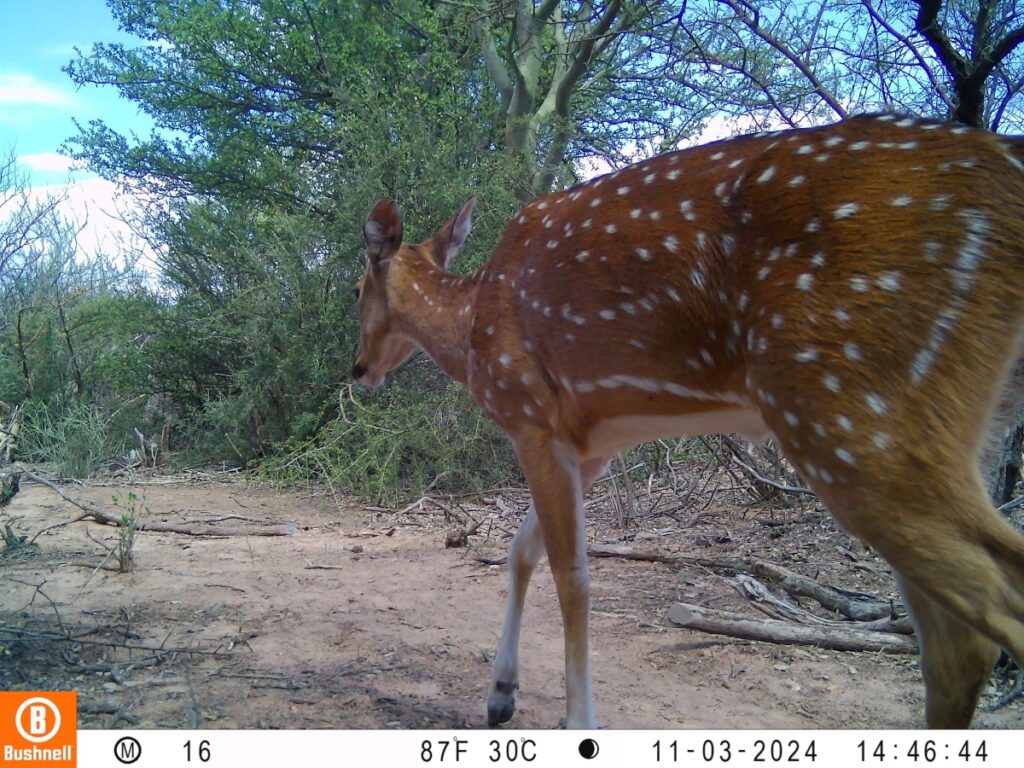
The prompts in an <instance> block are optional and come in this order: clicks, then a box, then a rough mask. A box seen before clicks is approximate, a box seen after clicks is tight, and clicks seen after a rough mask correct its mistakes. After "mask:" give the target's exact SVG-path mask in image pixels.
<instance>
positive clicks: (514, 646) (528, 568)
mask: <svg viewBox="0 0 1024 768" xmlns="http://www.w3.org/2000/svg"><path fill="white" fill-rule="evenodd" d="M608 461H609V460H608V459H588V460H586V461H584V462H582V463H581V464H580V468H579V476H580V487H581V489H582V491H583V492H584V493H586V491H587V490H588V489H589V488H590V486H591V485H592V484H593V482H594V481H595V480H597V478H599V477H600V476H601V475H603V474H604V472H605V470H606V469H607V468H608ZM543 553H544V538H543V536H542V535H541V530H540V525H539V524H538V520H537V510H536V508H535V506H534V505H533V504H530V509H529V511H528V512H527V513H526V518H525V519H524V520H523V522H522V524H521V525H520V526H519V530H518V531H516V535H515V538H513V539H512V546H511V548H510V549H509V553H508V565H509V590H508V604H507V606H506V608H505V624H504V626H503V629H502V632H501V642H499V643H498V652H497V654H496V655H495V657H494V674H493V675H492V678H491V690H490V694H489V695H488V697H487V724H488V725H490V726H494V725H498V724H499V723H504V722H507V721H508V720H510V719H511V718H512V715H513V713H514V712H515V709H516V691H517V690H519V630H520V629H521V627H522V620H523V605H524V604H525V601H526V590H527V587H528V586H529V584H530V577H531V576H532V575H533V570H534V568H535V567H536V566H537V562H538V561H539V560H540V557H541V555H542V554H543Z"/></svg>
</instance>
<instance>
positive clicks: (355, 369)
mask: <svg viewBox="0 0 1024 768" xmlns="http://www.w3.org/2000/svg"><path fill="white" fill-rule="evenodd" d="M364 375H366V369H365V368H363V366H361V365H360V364H359V363H356V364H355V365H353V366H352V378H353V379H355V380H356V381H358V380H359V379H361V378H362V377H363V376H364Z"/></svg>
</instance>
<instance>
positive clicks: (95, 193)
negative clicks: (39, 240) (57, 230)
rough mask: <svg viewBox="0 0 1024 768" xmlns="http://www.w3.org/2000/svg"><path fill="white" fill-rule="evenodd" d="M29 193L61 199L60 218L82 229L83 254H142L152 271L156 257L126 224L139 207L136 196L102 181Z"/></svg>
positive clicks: (77, 183) (72, 184)
mask: <svg viewBox="0 0 1024 768" xmlns="http://www.w3.org/2000/svg"><path fill="white" fill-rule="evenodd" d="M30 194H31V195H32V196H33V197H34V198H36V199H42V198H45V197H47V196H53V197H56V198H61V202H60V203H59V204H58V206H57V208H58V210H59V211H60V213H61V215H62V216H64V218H66V219H67V220H68V221H70V222H73V223H76V224H77V225H78V226H80V227H81V231H80V232H79V233H78V241H77V245H78V250H79V252H81V253H82V254H83V255H95V254H97V253H104V254H106V255H107V256H112V257H115V258H116V257H117V256H119V255H125V254H128V253H137V252H140V253H141V254H142V257H143V263H144V266H146V267H147V268H148V269H150V270H153V264H154V257H155V254H154V253H153V252H152V249H151V248H150V247H149V245H148V244H147V243H145V242H144V241H143V240H142V239H141V238H140V237H139V236H138V235H137V234H136V233H135V232H134V231H133V230H132V228H131V226H130V225H129V224H128V223H126V222H125V217H126V216H127V217H130V216H131V214H132V213H134V212H135V210H136V209H137V208H138V207H139V206H140V200H139V198H138V197H137V196H136V195H133V194H132V193H130V192H126V191H124V190H123V189H121V188H119V187H118V185H117V184H115V183H114V182H112V181H107V180H106V179H99V178H91V179H85V180H83V181H76V182H73V183H70V184H52V185H47V186H41V187H33V188H32V189H31V190H30Z"/></svg>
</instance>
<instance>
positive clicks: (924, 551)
mask: <svg viewBox="0 0 1024 768" xmlns="http://www.w3.org/2000/svg"><path fill="white" fill-rule="evenodd" d="M878 458H879V461H877V462H872V466H873V467H876V468H878V469H877V474H876V476H875V477H874V478H871V477H864V478H862V482H860V483H858V485H857V486H853V485H851V486H848V487H846V488H843V487H841V486H838V485H837V484H836V483H835V482H833V484H832V485H824V486H823V485H822V483H821V482H820V478H819V480H818V481H817V482H816V483H815V485H816V490H817V491H818V492H819V494H820V495H821V496H822V498H823V499H824V500H825V503H826V504H827V505H828V506H829V508H830V509H831V510H832V512H833V513H834V514H835V515H836V517H837V518H838V519H839V520H840V522H842V523H843V524H844V525H845V526H846V527H847V528H848V529H849V530H850V531H852V532H853V533H854V534H856V535H857V536H859V537H860V538H861V539H862V540H864V541H865V542H867V543H868V544H870V545H871V546H873V547H874V548H875V549H876V550H878V552H879V554H881V555H882V556H883V557H884V558H885V559H886V560H888V561H889V563H890V564H891V565H892V566H893V568H894V569H895V570H896V571H897V572H898V573H899V574H900V576H901V578H902V580H903V585H904V590H905V591H904V594H905V595H906V597H907V599H908V603H909V607H910V609H911V610H912V611H913V613H914V618H915V620H916V621H917V623H918V626H919V628H920V630H921V642H922V651H923V658H922V672H923V674H924V679H925V685H926V688H927V699H928V710H927V717H928V725H929V726H931V727H951V726H954V725H956V726H965V725H967V724H968V723H969V722H970V719H971V716H972V715H973V712H974V705H975V703H976V699H977V694H978V691H979V690H980V688H981V686H982V684H983V683H984V681H985V678H986V677H987V674H988V672H989V671H990V670H991V666H992V663H993V662H994V651H993V646H994V645H999V646H1002V647H1003V648H1005V649H1006V650H1007V651H1008V652H1009V653H1010V654H1011V655H1012V656H1013V657H1014V658H1015V659H1016V660H1017V662H1018V663H1020V662H1021V661H1024V538H1022V537H1021V535H1020V534H1019V533H1017V532H1016V531H1015V530H1014V529H1013V528H1012V527H1011V526H1010V525H1009V524H1008V523H1007V522H1006V521H1005V520H1003V519H1002V518H1001V516H1000V515H999V513H998V512H996V510H995V509H994V508H993V507H992V505H991V503H990V502H989V501H988V498H987V496H986V494H985V492H984V490H983V487H982V483H981V478H980V476H979V473H978V471H977V470H976V469H974V468H973V466H971V464H972V463H971V462H970V461H966V460H965V461H963V462H962V463H961V464H960V466H961V467H962V468H967V467H970V469H969V470H966V471H962V472H959V473H957V472H955V471H952V472H951V471H950V468H949V467H939V466H937V465H935V466H930V467H928V466H921V464H920V462H919V461H918V462H910V461H908V462H900V461H899V460H898V459H894V457H892V456H889V457H885V456H879V457H878ZM883 459H888V461H889V464H888V465H886V464H884V463H883V461H882V460H883ZM901 465H902V466H903V471H902V472H901V471H900V470H899V467H900V466H901ZM958 479H959V482H957V480H958ZM866 489H867V490H866ZM894 500H898V503H899V505H900V506H899V507H898V508H895V509H894V508H892V501H894ZM947 614H948V615H947ZM957 666H959V667H960V669H956V667H957Z"/></svg>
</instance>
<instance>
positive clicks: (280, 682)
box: [0, 479, 1024, 728]
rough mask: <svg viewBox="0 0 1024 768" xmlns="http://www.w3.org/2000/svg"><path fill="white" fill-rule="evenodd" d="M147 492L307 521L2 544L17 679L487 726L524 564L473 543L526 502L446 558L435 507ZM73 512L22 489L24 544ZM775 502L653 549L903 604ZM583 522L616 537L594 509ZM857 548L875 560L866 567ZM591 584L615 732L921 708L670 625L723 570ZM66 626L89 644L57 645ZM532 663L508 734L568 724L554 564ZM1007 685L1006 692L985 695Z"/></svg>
mask: <svg viewBox="0 0 1024 768" xmlns="http://www.w3.org/2000/svg"><path fill="white" fill-rule="evenodd" d="M67 491H68V493H72V494H74V495H76V496H78V497H80V498H84V499H89V500H92V501H94V502H97V503H100V504H104V505H107V506H111V498H112V496H113V495H115V494H116V495H118V496H120V497H121V505H122V507H123V505H124V503H125V500H126V497H127V493H128V491H129V488H127V487H125V486H96V485H94V486H89V487H76V486H68V488H67ZM134 492H135V493H137V494H138V496H139V497H140V501H139V504H140V505H141V506H142V507H144V508H145V509H147V510H148V520H149V521H151V522H152V521H169V522H179V523H180V522H185V521H197V520H205V519H209V518H219V517H223V516H227V515H234V516H239V517H241V518H245V519H230V520H221V521H219V522H217V523H215V524H214V525H215V526H232V527H239V526H242V527H246V526H247V527H248V530H250V531H251V532H253V533H255V532H256V531H258V530H260V529H261V527H262V526H266V525H280V524H284V523H289V522H291V523H294V524H295V533H294V534H293V535H288V536H277V537H265V536H257V535H234V536H230V537H197V536H188V535H181V534H172V533H155V532H144V533H143V534H142V535H141V537H140V540H139V541H138V544H137V546H136V550H135V560H136V565H135V569H134V570H133V571H131V572H130V573H117V572H114V571H108V570H103V569H100V570H97V569H96V567H95V566H96V564H97V563H100V562H101V561H102V559H103V553H104V551H105V549H104V548H105V547H110V546H112V544H113V543H115V542H116V538H117V534H116V530H115V529H114V528H111V527H105V526H99V525H96V524H92V523H85V522H79V523H75V524H73V525H68V526H64V527H60V528H56V529H54V530H52V531H50V532H48V533H45V534H43V535H42V536H40V537H39V539H38V541H37V544H38V547H36V548H31V549H25V548H23V549H21V550H19V551H17V552H16V553H13V554H12V553H10V552H7V553H6V554H4V555H3V556H2V557H0V628H2V627H4V626H6V627H7V628H8V630H11V629H15V630H17V631H14V632H11V631H7V632H0V659H2V662H0V688H3V689H30V688H41V689H67V688H72V689H76V690H78V691H79V701H80V707H81V710H82V715H81V723H82V727H86V728H126V727H141V728H181V727H200V728H463V727H466V728H480V727H483V726H484V725H485V697H486V692H487V686H488V681H489V673H490V661H491V659H492V657H493V654H494V651H495V647H496V645H497V641H498V635H499V631H500V622H501V618H502V616H503V609H504V599H505V595H506V589H507V584H506V581H507V574H506V571H505V567H504V566H487V565H482V564H480V563H479V562H477V561H475V560H473V559H472V556H471V555H473V554H476V553H481V552H484V553H488V554H497V553H500V552H501V551H503V550H504V548H505V546H506V545H507V540H508V532H510V531H512V530H514V528H515V525H516V520H515V517H516V515H517V514H519V513H520V512H521V506H519V504H518V503H513V502H510V503H509V507H510V508H514V509H512V510H511V511H508V512H505V513H503V514H504V518H505V519H503V518H502V517H501V516H499V517H497V518H496V519H494V520H490V521H488V523H487V525H485V526H484V527H483V528H482V529H481V531H480V532H478V533H477V534H476V535H475V536H473V537H471V539H470V548H469V549H465V548H462V549H446V548H445V547H444V539H445V533H446V530H447V526H446V524H445V521H444V519H443V515H442V513H440V512H439V511H438V510H437V509H435V508H432V507H430V506H427V505H424V507H423V508H422V509H416V510H412V511H410V512H408V513H406V514H404V515H398V514H394V513H384V512H381V511H379V510H377V511H373V510H367V509H365V508H360V507H358V506H355V505H350V506H349V505H338V504H336V503H335V502H334V501H333V500H332V499H330V498H329V497H327V496H325V495H321V494H317V493H306V494H303V493H299V492H291V491H289V492H276V491H274V490H272V489H268V488H259V487H250V486H248V485H246V484H244V483H240V482H233V483H232V482H216V483H189V482H184V481H168V480H167V479H161V480H159V481H158V482H153V483H150V484H142V485H139V486H136V487H135V488H134ZM76 514H77V510H75V509H74V508H73V507H71V506H70V505H69V504H67V503H66V502H64V501H63V500H61V499H60V498H59V497H58V496H57V495H56V494H54V493H53V491H51V490H49V489H47V488H45V487H42V486H39V485H36V484H33V483H25V484H24V485H23V490H22V492H21V493H20V494H19V495H18V496H17V497H16V498H15V499H14V500H13V501H12V503H11V504H10V505H9V506H8V507H7V508H5V509H4V510H3V511H2V512H0V517H2V516H6V517H5V519H6V520H10V519H11V518H14V520H15V525H16V529H17V530H18V531H19V532H22V533H29V534H31V533H34V532H35V531H38V530H40V529H41V528H43V527H44V526H46V525H49V524H52V523H55V522H58V521H62V520H68V519H70V518H72V517H74V516H75V515H76ZM764 514H766V513H761V514H759V513H752V514H745V515H739V514H735V513H734V514H725V515H724V516H719V517H718V518H717V519H715V520H712V521H710V522H702V523H701V524H700V525H697V526H694V527H692V528H686V529H682V530H676V531H670V532H668V535H663V534H665V533H666V532H665V531H660V532H657V531H648V532H646V533H643V534H642V535H641V536H639V537H638V541H643V545H644V546H645V547H648V548H650V547H655V548H660V549H663V550H665V551H672V550H674V549H677V550H685V551H694V550H695V549H699V550H700V551H702V552H704V553H707V554H709V555H710V556H714V555H716V554H742V553H747V552H756V553H758V554H761V555H762V556H765V557H768V558H769V559H772V560H773V561H775V562H778V563H780V564H784V565H786V566H788V567H790V568H793V569H796V570H800V571H802V572H804V573H806V574H808V575H810V576H815V577H817V578H820V579H821V580H822V581H826V582H828V583H833V584H837V585H842V586H847V587H855V588H858V589H863V590H866V591H871V592H873V593H876V594H878V595H880V596H882V597H890V596H894V594H895V593H894V592H893V587H892V582H891V580H890V579H889V576H888V572H887V571H886V569H885V566H884V564H883V563H882V562H881V561H879V560H877V559H876V558H874V557H873V556H872V555H871V554H870V553H869V552H867V551H866V550H864V548H863V547H861V546H860V545H859V544H857V543H856V542H854V541H852V540H850V539H848V538H847V537H845V536H843V534H841V533H839V532H838V531H836V530H835V528H834V526H833V525H832V523H831V521H830V519H829V518H828V517H827V516H826V515H824V514H823V513H821V512H820V510H815V509H813V508H811V509H808V510H804V511H803V512H801V513H799V514H794V515H793V517H792V519H791V520H789V521H788V522H785V524H781V525H780V524H779V522H780V521H779V520H778V519H774V520H768V519H765V517H764ZM0 522H3V521H2V520H0ZM664 522H665V520H662V521H661V523H662V524H664ZM668 522H671V521H668ZM189 524H191V525H195V524H196V523H195V522H190V523H189ZM589 535H590V537H591V539H592V540H594V541H602V542H614V541H616V538H617V537H618V534H617V533H616V531H615V530H614V528H612V527H611V526H609V525H605V524H602V523H599V522H595V523H592V524H591V527H590V529H589ZM837 545H839V546H840V547H843V548H845V551H846V553H847V554H846V556H844V555H843V554H841V552H842V550H840V549H837ZM850 553H858V554H857V559H858V561H859V562H858V563H857V564H856V565H854V564H852V563H851V559H852V558H851V557H850ZM111 563H112V559H111V558H108V559H107V560H106V565H108V566H109V565H110V564H111ZM320 566H328V568H322V567H320ZM592 579H593V617H592V622H591V626H592V648H593V670H594V678H595V679H594V686H595V698H596V706H597V713H598V719H599V721H600V723H601V725H602V727H609V728H679V727H687V728H908V727H917V726H919V725H920V724H921V722H922V711H923V688H922V685H921V683H920V680H919V677H918V672H917V668H916V667H917V660H916V657H913V656H892V655H884V654H869V653H841V652H833V651H823V650H819V649H815V648H801V647H794V646H776V645H771V644H765V643H752V642H745V641H739V640H734V639H729V638H723V637H715V636H711V635H704V634H700V633H695V632H691V631H688V630H683V629H676V628H672V627H670V626H668V625H667V624H666V621H665V615H666V613H667V611H668V609H669V608H670V607H671V605H672V604H673V603H674V602H675V601H676V600H680V599H682V600H686V601H688V602H699V603H703V604H706V605H711V606H715V607H726V608H735V607H739V608H740V609H742V608H743V606H742V605H741V603H742V600H741V599H740V598H738V597H737V595H736V593H735V591H734V590H732V589H731V588H730V587H729V586H728V584H726V583H725V580H724V579H723V578H721V577H719V576H716V575H715V574H713V573H709V572H704V571H701V570H700V569H679V568H677V567H667V566H664V565H659V564H650V563H637V562H628V561H622V560H608V559H601V560H593V561H592ZM746 610H747V611H748V612H749V611H750V609H749V608H747V609H746ZM61 631H64V632H71V633H73V634H74V635H75V636H76V637H77V638H79V642H75V643H71V642H58V641H51V640H46V639H45V638H44V637H43V635H41V633H47V632H61ZM152 648H161V649H163V650H162V651H161V652H159V653H155V652H153V651H152V650H149V649H152ZM521 663H522V669H521V685H522V689H521V692H520V696H519V707H518V710H517V713H516V716H515V718H514V719H513V721H512V722H511V723H510V725H511V726H512V727H517V728H553V727H557V726H558V725H559V721H560V719H561V718H563V717H564V713H565V699H564V689H563V683H564V679H563V668H562V633H561V622H560V619H559V616H558V611H557V605H556V599H555V594H554V587H553V583H552V580H551V576H550V573H549V572H548V570H547V567H546V564H542V566H541V568H540V569H539V570H538V573H537V576H536V577H535V579H534V582H533V584H532V587H531V591H530V595H529V599H528V605H527V615H526V622H525V627H524V631H523V645H522V653H521ZM999 693H1000V692H999V691H997V690H996V689H995V688H994V687H992V688H991V689H990V691H989V692H988V694H987V695H986V699H985V703H987V704H991V703H992V702H993V701H995V699H996V698H997V696H998V694H999ZM976 725H977V726H978V727H981V728H1020V727H1022V726H1024V707H1022V705H1021V702H1019V701H1018V702H1016V703H1015V704H1011V705H1010V706H1008V707H1005V708H1003V709H1001V710H999V711H997V712H982V713H980V714H979V716H978V718H977V720H976Z"/></svg>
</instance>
